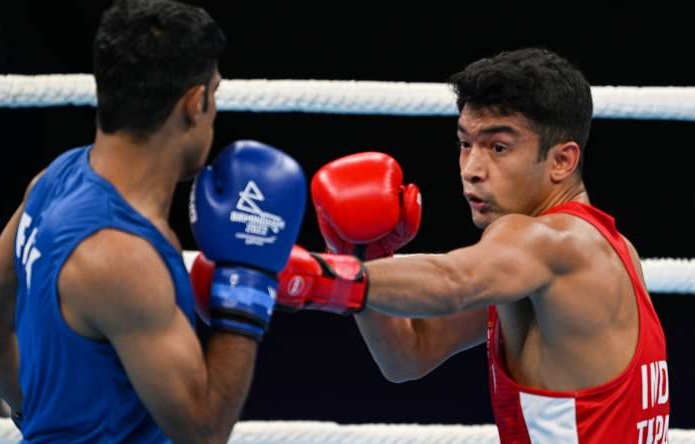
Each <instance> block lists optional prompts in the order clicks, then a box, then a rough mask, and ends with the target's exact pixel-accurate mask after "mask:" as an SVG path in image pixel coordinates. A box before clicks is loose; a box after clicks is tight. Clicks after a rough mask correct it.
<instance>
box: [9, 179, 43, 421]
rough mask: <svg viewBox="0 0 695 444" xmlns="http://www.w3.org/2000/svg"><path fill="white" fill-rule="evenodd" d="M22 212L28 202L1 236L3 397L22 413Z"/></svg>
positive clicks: (14, 216)
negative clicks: (18, 264) (18, 262)
mask: <svg viewBox="0 0 695 444" xmlns="http://www.w3.org/2000/svg"><path fill="white" fill-rule="evenodd" d="M42 174H43V172H41V173H39V174H38V175H37V176H36V177H34V179H33V180H32V181H31V183H30V184H29V186H28V187H27V190H26V192H25V194H24V201H26V199H27V196H29V193H30V192H31V190H32V188H33V187H34V185H35V184H36V182H37V181H38V180H39V179H40V178H41V175H42ZM22 211H24V202H22V204H21V205H20V206H19V208H17V210H16V211H15V212H14V214H13V215H12V218H11V219H10V221H9V222H8V223H7V225H6V226H5V228H4V229H3V230H2V234H0V397H1V398H3V399H4V400H5V401H7V403H8V404H9V405H10V407H12V410H14V411H19V410H20V409H21V405H22V391H21V389H20V387H19V349H18V346H17V334H16V332H15V322H14V317H15V297H16V292H17V275H16V274H15V270H14V255H15V236H16V233H17V225H18V224H19V219H20V217H21V216H22Z"/></svg>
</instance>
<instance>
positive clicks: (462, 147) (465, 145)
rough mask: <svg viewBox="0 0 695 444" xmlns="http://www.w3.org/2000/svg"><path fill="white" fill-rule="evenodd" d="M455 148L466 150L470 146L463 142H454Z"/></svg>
mask: <svg viewBox="0 0 695 444" xmlns="http://www.w3.org/2000/svg"><path fill="white" fill-rule="evenodd" d="M456 147H457V148H458V149H461V150H468V149H470V148H471V144H470V143H469V142H466V141H465V140H458V141H456Z"/></svg>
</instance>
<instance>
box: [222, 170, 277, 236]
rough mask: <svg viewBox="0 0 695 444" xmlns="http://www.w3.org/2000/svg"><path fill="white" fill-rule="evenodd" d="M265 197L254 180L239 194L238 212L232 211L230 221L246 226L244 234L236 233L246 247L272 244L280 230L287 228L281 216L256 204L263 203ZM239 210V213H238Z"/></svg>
mask: <svg viewBox="0 0 695 444" xmlns="http://www.w3.org/2000/svg"><path fill="white" fill-rule="evenodd" d="M264 200H265V196H263V193H262V192H261V190H260V188H258V185H256V183H255V182H254V181H253V180H249V181H248V183H247V184H246V187H245V188H244V191H242V192H240V193H239V200H238V201H237V203H236V210H232V212H231V214H230V215H229V220H230V221H232V222H237V223H242V224H245V225H246V228H245V229H244V232H243V233H235V234H234V237H236V238H237V239H244V243H245V244H246V245H258V246H263V245H265V244H272V243H274V242H275V240H276V239H277V236H273V235H270V234H269V232H272V233H273V234H278V233H279V232H280V230H283V229H284V228H285V220H284V219H283V218H281V217H280V216H278V215H276V214H272V213H268V212H265V211H263V210H261V208H260V207H259V206H258V204H257V203H256V202H263V201H264ZM237 210H238V211H237Z"/></svg>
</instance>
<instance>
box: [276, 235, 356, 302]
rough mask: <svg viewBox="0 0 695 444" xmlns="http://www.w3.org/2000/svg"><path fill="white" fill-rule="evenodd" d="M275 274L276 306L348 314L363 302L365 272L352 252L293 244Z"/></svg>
mask: <svg viewBox="0 0 695 444" xmlns="http://www.w3.org/2000/svg"><path fill="white" fill-rule="evenodd" d="M278 278H279V279H278V281H279V282H278V289H277V300H276V303H277V306H278V308H284V309H286V310H290V311H296V310H301V309H304V308H308V309H313V310H321V311H328V312H331V313H338V314H342V315H348V314H352V313H356V312H359V311H361V310H362V309H363V308H364V305H365V297H366V295H367V274H366V271H365V269H364V266H363V265H362V262H360V261H359V260H358V259H356V258H355V257H353V256H349V255H342V254H316V253H309V252H308V251H306V250H305V249H304V248H302V247H300V246H298V245H295V246H294V247H293V248H292V252H291V253H290V258H289V260H288V261H287V265H286V266H285V269H284V270H282V271H281V272H280V274H279V275H278Z"/></svg>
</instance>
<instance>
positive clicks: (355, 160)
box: [311, 152, 421, 260]
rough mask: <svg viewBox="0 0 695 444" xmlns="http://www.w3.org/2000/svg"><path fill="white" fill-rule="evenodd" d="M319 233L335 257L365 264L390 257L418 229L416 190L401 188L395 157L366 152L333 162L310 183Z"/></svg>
mask: <svg viewBox="0 0 695 444" xmlns="http://www.w3.org/2000/svg"><path fill="white" fill-rule="evenodd" d="M311 197H312V200H313V202H314V207H315V208H316V215H317V217H318V222H319V228H320V229H321V234H322V235H323V237H324V239H325V240H326V244H327V246H328V250H329V251H331V252H333V253H345V254H353V255H356V256H357V257H359V258H360V259H363V260H369V259H376V258H379V257H384V256H390V255H392V254H393V253H394V252H395V251H396V250H398V249H399V248H401V247H402V246H403V245H405V244H407V243H408V242H410V241H411V240H412V239H413V238H414V237H415V234H417V231H418V229H419V228H420V214H421V200H420V199H421V198H420V190H419V189H418V187H417V185H414V184H408V185H403V171H402V170H401V167H400V165H398V162H396V160H395V159H393V158H392V157H391V156H389V155H387V154H384V153H377V152H365V153H358V154H353V155H350V156H346V157H342V158H340V159H337V160H334V161H333V162H330V163H328V164H326V165H325V166H323V167H322V168H321V169H320V170H319V171H318V172H317V173H316V175H315V176H314V178H313V179H312V181H311Z"/></svg>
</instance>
